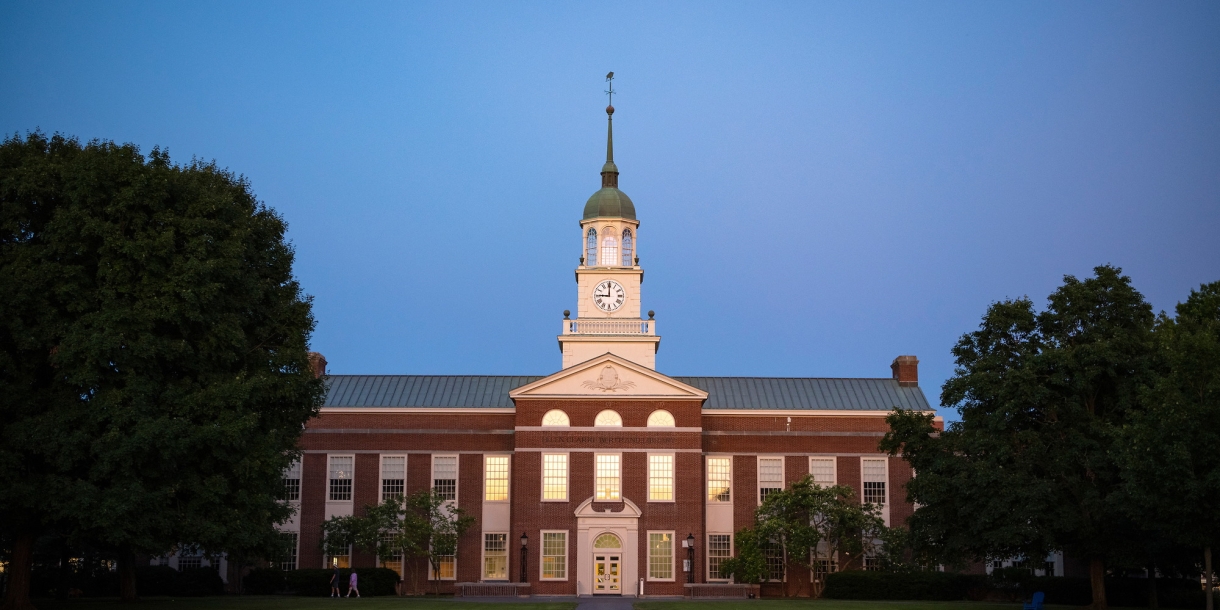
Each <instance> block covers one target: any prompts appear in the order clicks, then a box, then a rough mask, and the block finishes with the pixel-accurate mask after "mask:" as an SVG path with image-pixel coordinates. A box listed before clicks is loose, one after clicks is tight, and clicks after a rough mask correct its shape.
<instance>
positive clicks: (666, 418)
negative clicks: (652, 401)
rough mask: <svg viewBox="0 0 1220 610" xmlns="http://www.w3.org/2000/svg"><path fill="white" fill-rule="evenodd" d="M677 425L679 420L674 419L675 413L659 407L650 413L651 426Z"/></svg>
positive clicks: (649, 424) (667, 426)
mask: <svg viewBox="0 0 1220 610" xmlns="http://www.w3.org/2000/svg"><path fill="white" fill-rule="evenodd" d="M676 425H677V421H676V420H674V415H673V413H670V412H669V411H666V410H665V409H657V410H656V411H653V412H652V413H649V414H648V427H649V428H673V427H674V426H676Z"/></svg>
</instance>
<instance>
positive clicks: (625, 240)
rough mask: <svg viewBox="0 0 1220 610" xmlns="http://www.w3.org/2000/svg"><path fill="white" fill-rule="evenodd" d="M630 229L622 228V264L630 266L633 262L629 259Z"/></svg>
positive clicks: (630, 249)
mask: <svg viewBox="0 0 1220 610" xmlns="http://www.w3.org/2000/svg"><path fill="white" fill-rule="evenodd" d="M631 246H632V240H631V229H623V266H624V267H630V266H632V265H634V264H635V263H634V262H633V261H632V260H631V251H632V247H631Z"/></svg>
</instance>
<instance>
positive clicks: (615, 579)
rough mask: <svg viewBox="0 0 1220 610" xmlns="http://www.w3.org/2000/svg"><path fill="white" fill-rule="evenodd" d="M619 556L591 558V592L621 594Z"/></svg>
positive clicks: (607, 555) (606, 555) (596, 556)
mask: <svg viewBox="0 0 1220 610" xmlns="http://www.w3.org/2000/svg"><path fill="white" fill-rule="evenodd" d="M620 563H621V562H620V561H619V555H609V554H605V555H594V556H593V592H594V593H605V594H620V595H621V594H622V592H623V589H622V571H621V570H620Z"/></svg>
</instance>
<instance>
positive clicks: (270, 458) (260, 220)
mask: <svg viewBox="0 0 1220 610" xmlns="http://www.w3.org/2000/svg"><path fill="white" fill-rule="evenodd" d="M284 231H285V225H284V222H283V221H282V220H281V219H280V218H279V216H277V215H276V214H275V213H274V212H273V211H272V210H270V209H268V208H266V207H265V206H264V205H262V204H261V203H259V202H258V201H257V200H256V199H255V197H254V195H253V194H252V193H251V192H250V187H249V184H248V183H247V182H246V181H245V180H244V179H241V178H238V177H236V176H234V175H233V174H231V173H229V172H227V171H224V170H222V169H220V168H218V167H217V166H216V165H215V164H212V163H203V162H199V161H192V162H191V163H190V164H188V165H185V166H181V165H173V164H172V163H171V162H170V158H169V154H168V153H166V152H164V151H161V150H158V149H154V150H153V151H152V153H151V154H150V155H149V156H148V157H147V158H146V157H145V156H143V155H141V154H140V152H139V150H138V149H136V148H135V147H134V146H132V145H123V146H119V145H115V144H113V143H110V142H97V141H95V142H90V143H88V144H86V145H81V144H80V143H79V142H78V141H76V140H73V139H69V138H65V137H62V136H58V135H57V136H54V137H51V138H47V137H45V136H43V135H42V134H39V133H34V134H30V135H28V136H26V137H25V138H24V139H22V138H19V137H16V136H14V137H12V138H9V139H7V140H5V141H4V142H3V144H0V295H3V297H2V298H0V529H2V530H3V534H5V535H6V536H7V537H9V538H11V539H12V540H13V541H14V542H13V550H12V553H11V563H10V567H9V575H10V581H9V586H8V592H7V594H6V598H5V602H4V605H3V608H6V609H8V608H13V609H15V608H22V609H25V608H31V607H32V606H30V604H29V598H28V592H29V567H30V560H31V555H30V553H31V549H32V545H33V541H34V540H35V539H36V538H37V537H38V536H39V535H40V534H41V533H43V532H46V531H48V530H49V529H51V528H54V530H55V531H56V532H58V533H59V534H60V535H64V536H67V537H69V538H71V539H73V540H79V541H82V542H87V543H90V544H93V545H95V546H97V547H99V548H108V549H112V550H113V551H114V552H115V553H117V556H118V557H119V566H120V575H121V582H122V583H123V585H122V589H121V590H122V596H123V597H124V598H125V599H131V598H134V596H135V593H136V592H135V573H134V565H133V562H134V556H135V554H137V553H146V554H159V553H163V552H165V551H167V550H170V549H171V548H173V547H174V546H175V545H177V544H178V543H185V544H190V545H197V546H199V547H201V548H204V549H207V550H208V551H210V552H218V551H225V550H228V549H251V548H255V547H268V548H270V547H273V546H274V545H275V543H276V532H275V530H274V527H273V526H274V524H275V523H276V522H277V521H282V520H284V519H286V518H287V517H288V516H289V511H290V509H289V508H288V507H287V506H286V505H285V504H284V503H282V502H279V501H278V500H277V497H278V495H279V493H280V491H281V486H282V484H281V477H282V470H283V469H284V468H285V467H286V466H287V465H288V464H289V463H290V462H291V460H293V459H294V458H295V455H294V453H295V451H296V442H297V438H298V437H299V435H300V432H301V429H302V427H303V425H304V423H305V422H306V421H307V420H308V419H309V418H310V417H312V416H313V415H314V414H315V413H316V411H317V408H318V407H319V405H320V404H321V399H322V396H323V392H324V389H323V386H322V382H321V381H320V380H318V379H316V378H315V377H314V375H313V374H312V371H311V368H310V365H309V361H308V353H307V340H308V337H309V333H310V332H311V330H312V328H313V325H314V321H313V317H312V314H311V313H310V303H309V300H308V298H306V297H304V296H303V295H302V294H301V291H300V288H299V286H298V285H297V283H296V281H295V280H294V279H293V277H292V259H293V253H292V249H291V247H290V246H289V245H288V244H287V243H286V242H285V240H284Z"/></svg>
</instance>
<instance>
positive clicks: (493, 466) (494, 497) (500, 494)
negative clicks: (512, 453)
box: [483, 455, 508, 502]
mask: <svg viewBox="0 0 1220 610" xmlns="http://www.w3.org/2000/svg"><path fill="white" fill-rule="evenodd" d="M483 500H484V501H485V502H507V501H508V456H507V455H488V456H484V457H483Z"/></svg>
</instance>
